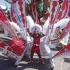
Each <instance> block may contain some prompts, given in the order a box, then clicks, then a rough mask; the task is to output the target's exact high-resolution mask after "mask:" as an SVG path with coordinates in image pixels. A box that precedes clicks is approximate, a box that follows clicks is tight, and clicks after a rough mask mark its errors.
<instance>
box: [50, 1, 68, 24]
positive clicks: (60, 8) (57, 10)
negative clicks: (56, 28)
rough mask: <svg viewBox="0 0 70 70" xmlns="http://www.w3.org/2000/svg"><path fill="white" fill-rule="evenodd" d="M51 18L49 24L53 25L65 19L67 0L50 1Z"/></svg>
mask: <svg viewBox="0 0 70 70" xmlns="http://www.w3.org/2000/svg"><path fill="white" fill-rule="evenodd" d="M50 8H51V18H50V24H54V23H56V22H58V21H59V20H61V19H62V18H66V15H67V12H68V0H57V1H56V0H55V1H54V0H51V6H50Z"/></svg>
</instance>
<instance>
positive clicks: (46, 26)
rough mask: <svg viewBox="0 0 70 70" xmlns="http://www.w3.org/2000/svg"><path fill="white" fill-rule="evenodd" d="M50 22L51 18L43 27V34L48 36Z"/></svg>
mask: <svg viewBox="0 0 70 70" xmlns="http://www.w3.org/2000/svg"><path fill="white" fill-rule="evenodd" d="M49 20H50V17H48V19H47V20H46V22H45V24H44V25H43V33H44V34H46V32H47V30H48V27H49V24H50V23H49Z"/></svg>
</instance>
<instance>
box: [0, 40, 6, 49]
mask: <svg viewBox="0 0 70 70" xmlns="http://www.w3.org/2000/svg"><path fill="white" fill-rule="evenodd" d="M4 46H7V45H6V43H5V42H3V41H2V40H0V47H1V48H5V47H4Z"/></svg>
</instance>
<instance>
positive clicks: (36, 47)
mask: <svg viewBox="0 0 70 70" xmlns="http://www.w3.org/2000/svg"><path fill="white" fill-rule="evenodd" d="M39 46H40V38H39V37H38V38H34V42H33V46H32V49H31V52H36V53H40V49H39Z"/></svg>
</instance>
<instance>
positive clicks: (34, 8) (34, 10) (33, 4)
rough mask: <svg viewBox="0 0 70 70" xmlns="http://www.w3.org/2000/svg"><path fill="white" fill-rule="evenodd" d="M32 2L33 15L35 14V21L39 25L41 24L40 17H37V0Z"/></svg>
mask: <svg viewBox="0 0 70 70" xmlns="http://www.w3.org/2000/svg"><path fill="white" fill-rule="evenodd" d="M31 1H32V13H33V17H34V19H35V22H36V23H37V24H39V20H38V15H37V11H36V4H35V0H31Z"/></svg>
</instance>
